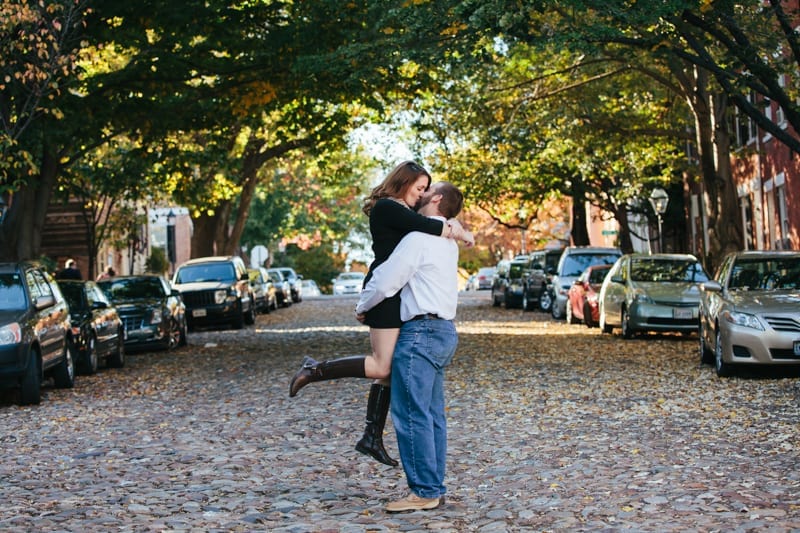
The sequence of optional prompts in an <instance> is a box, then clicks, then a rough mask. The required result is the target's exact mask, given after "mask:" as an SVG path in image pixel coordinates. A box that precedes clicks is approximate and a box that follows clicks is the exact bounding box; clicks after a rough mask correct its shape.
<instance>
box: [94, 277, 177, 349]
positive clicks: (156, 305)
mask: <svg viewBox="0 0 800 533" xmlns="http://www.w3.org/2000/svg"><path fill="white" fill-rule="evenodd" d="M97 285H98V286H99V287H100V288H101V289H102V290H103V292H104V293H105V295H106V296H107V297H108V299H109V300H111V303H112V304H114V306H115V307H116V308H117V312H118V313H119V316H120V318H121V319H122V323H123V325H124V326H125V348H126V349H127V350H147V349H153V348H155V349H160V350H171V349H173V348H176V347H178V346H185V345H186V330H187V322H186V307H185V306H184V304H183V301H182V300H181V296H180V294H179V293H178V291H176V290H174V289H173V288H172V287H171V286H170V284H169V281H167V280H166V279H165V278H164V277H163V276H159V275H157V274H143V275H139V276H117V277H113V278H109V279H104V280H100V281H98V282H97Z"/></svg>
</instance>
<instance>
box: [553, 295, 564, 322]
mask: <svg viewBox="0 0 800 533" xmlns="http://www.w3.org/2000/svg"><path fill="white" fill-rule="evenodd" d="M564 307H565V309H566V306H564ZM564 313H565V310H562V309H561V308H560V307H559V306H558V303H557V302H556V301H555V299H553V303H552V304H551V305H550V316H552V317H553V318H555V319H556V320H561V319H562V318H564Z"/></svg>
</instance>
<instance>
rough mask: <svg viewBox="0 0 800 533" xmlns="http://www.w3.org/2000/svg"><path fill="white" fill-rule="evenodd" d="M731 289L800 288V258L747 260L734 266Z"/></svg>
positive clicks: (737, 262)
mask: <svg viewBox="0 0 800 533" xmlns="http://www.w3.org/2000/svg"><path fill="white" fill-rule="evenodd" d="M728 287H729V288H731V289H750V290H775V289H798V288H800V257H789V258H784V257H780V258H776V257H765V258H760V257H759V258H746V259H739V260H737V261H736V263H735V264H734V265H733V271H732V272H731V278H730V282H729V283H728Z"/></svg>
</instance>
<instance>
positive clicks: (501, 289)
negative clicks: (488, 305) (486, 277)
mask: <svg viewBox="0 0 800 533" xmlns="http://www.w3.org/2000/svg"><path fill="white" fill-rule="evenodd" d="M527 266H528V259H527V257H524V256H523V258H518V259H514V260H512V261H510V262H509V263H508V269H505V268H504V269H503V270H502V271H501V270H500V269H499V268H498V274H497V278H496V279H495V283H494V285H493V287H492V304H493V305H495V306H498V305H500V304H501V303H502V304H504V305H505V306H506V308H507V309H511V308H512V307H522V298H523V291H522V286H523V285H522V280H523V278H524V275H525V268H526V267H527Z"/></svg>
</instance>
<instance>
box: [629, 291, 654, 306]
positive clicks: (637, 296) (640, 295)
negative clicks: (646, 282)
mask: <svg viewBox="0 0 800 533" xmlns="http://www.w3.org/2000/svg"><path fill="white" fill-rule="evenodd" d="M633 301H634V302H639V303H641V304H652V303H655V302H653V299H652V298H650V296H648V295H647V293H646V292H644V291H643V290H641V289H637V290H636V291H634V293H633Z"/></svg>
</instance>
